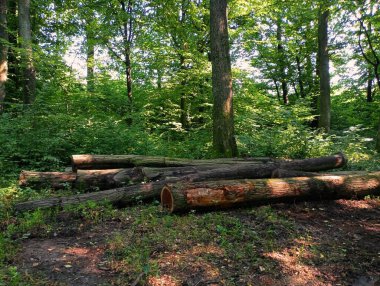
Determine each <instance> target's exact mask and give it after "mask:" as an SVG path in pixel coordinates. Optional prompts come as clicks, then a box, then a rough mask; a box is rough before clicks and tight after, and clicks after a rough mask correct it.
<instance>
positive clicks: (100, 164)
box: [71, 155, 274, 171]
mask: <svg viewBox="0 0 380 286" xmlns="http://www.w3.org/2000/svg"><path fill="white" fill-rule="evenodd" d="M272 161H274V160H272V159H271V158H268V157H263V158H243V159H241V158H220V159H212V160H191V159H182V158H169V157H158V156H155V157H151V156H142V155H73V156H71V165H72V168H73V171H76V170H78V169H117V168H131V167H137V166H146V167H183V166H199V165H217V164H221V165H225V164H237V163H247V164H252V163H255V162H258V163H268V162H272Z"/></svg>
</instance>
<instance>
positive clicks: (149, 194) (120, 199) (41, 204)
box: [15, 154, 346, 210]
mask: <svg viewBox="0 0 380 286" xmlns="http://www.w3.org/2000/svg"><path fill="white" fill-rule="evenodd" d="M345 164H346V159H345V157H344V156H343V155H342V154H339V155H335V156H328V157H320V158H313V159H305V160H294V161H289V162H272V163H268V164H238V165H230V166H226V165H225V166H224V167H222V168H217V169H211V170H208V169H207V167H208V166H207V165H204V166H202V168H203V167H205V168H206V170H200V171H198V172H196V173H190V174H184V176H182V174H175V173H174V172H175V169H172V172H173V173H172V174H175V175H173V176H171V175H168V174H167V175H164V177H163V179H161V180H159V179H160V178H159V175H158V177H156V178H155V179H153V180H158V181H153V182H149V183H142V184H138V185H133V186H127V187H122V188H118V189H111V190H107V191H101V192H96V193H90V194H83V195H75V196H70V197H61V198H52V199H46V200H38V201H31V202H24V203H20V204H17V205H16V206H15V208H16V209H17V210H33V209H36V208H45V207H54V206H64V205H69V204H80V203H83V202H86V201H89V200H91V201H96V202H101V201H105V200H107V201H110V202H112V203H121V204H128V203H133V202H136V201H141V200H148V199H154V198H159V195H160V191H161V189H162V188H163V187H164V186H165V185H166V184H173V183H181V184H182V183H187V182H200V181H208V180H218V179H243V178H268V177H270V176H271V175H272V173H273V171H274V170H276V169H281V168H282V169H288V170H289V169H293V170H305V171H311V172H313V171H318V170H328V169H333V168H339V167H342V166H344V165H345ZM151 174H155V172H154V171H153V172H151ZM153 176H155V175H153Z"/></svg>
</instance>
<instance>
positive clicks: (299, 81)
mask: <svg viewBox="0 0 380 286" xmlns="http://www.w3.org/2000/svg"><path fill="white" fill-rule="evenodd" d="M296 62H297V72H298V85H299V88H300V94H301V97H302V98H305V96H306V94H305V88H304V84H303V76H302V67H301V60H300V57H299V56H296Z"/></svg>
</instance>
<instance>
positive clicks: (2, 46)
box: [0, 0, 8, 113]
mask: <svg viewBox="0 0 380 286" xmlns="http://www.w3.org/2000/svg"><path fill="white" fill-rule="evenodd" d="M7 2H8V0H0V113H1V112H2V111H3V108H4V107H3V103H4V98H5V95H6V94H5V82H6V81H7V78H8V43H7V42H8V32H7V29H8V27H7V11H8V5H7V4H8V3H7Z"/></svg>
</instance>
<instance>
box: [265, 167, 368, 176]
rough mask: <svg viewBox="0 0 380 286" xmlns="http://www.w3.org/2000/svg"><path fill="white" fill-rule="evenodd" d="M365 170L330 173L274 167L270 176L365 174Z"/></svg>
mask: <svg viewBox="0 0 380 286" xmlns="http://www.w3.org/2000/svg"><path fill="white" fill-rule="evenodd" d="M365 174H367V172H365V171H338V172H332V173H316V172H303V171H297V170H285V169H276V170H274V171H273V172H272V176H271V178H292V177H317V176H336V175H339V176H340V175H365Z"/></svg>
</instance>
